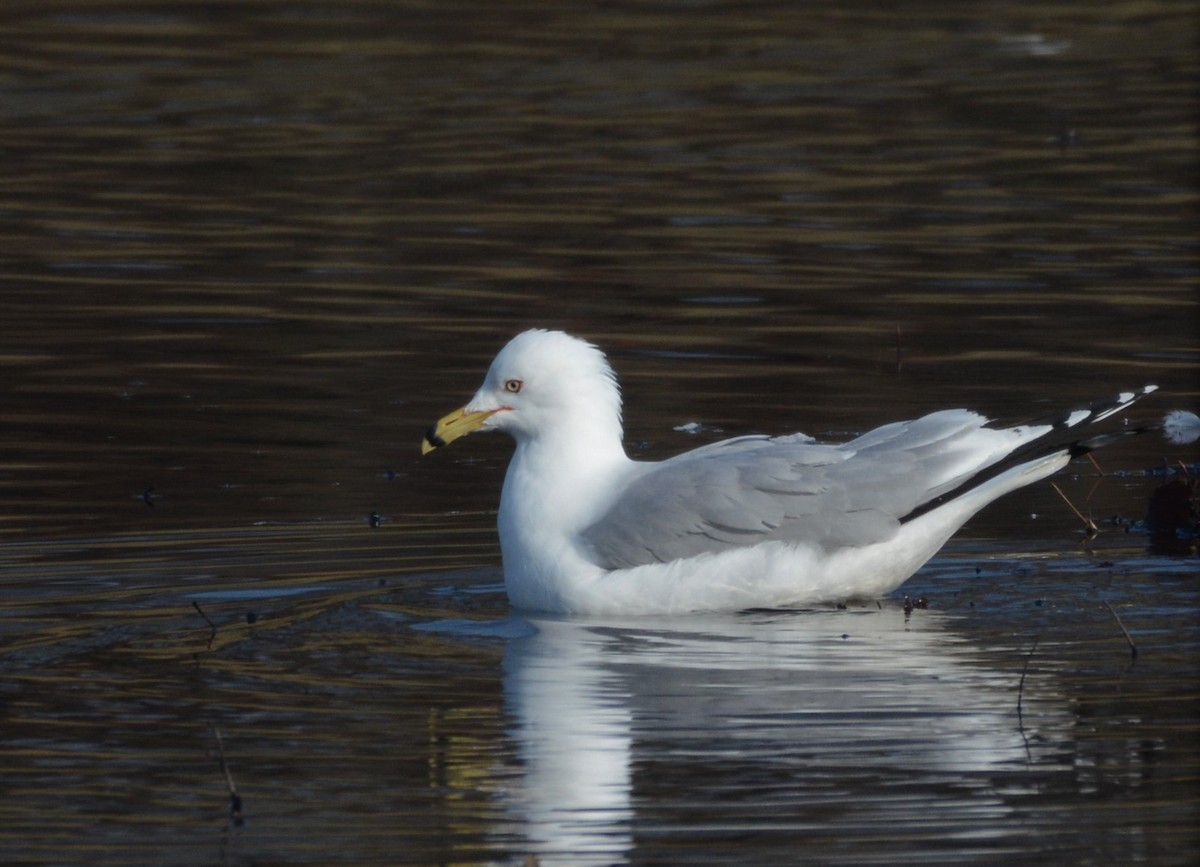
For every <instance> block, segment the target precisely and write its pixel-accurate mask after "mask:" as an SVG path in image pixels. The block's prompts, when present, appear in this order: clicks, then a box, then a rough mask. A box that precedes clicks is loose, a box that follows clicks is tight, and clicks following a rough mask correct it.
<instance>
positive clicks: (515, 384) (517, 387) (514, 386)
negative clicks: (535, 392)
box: [504, 379, 525, 394]
mask: <svg viewBox="0 0 1200 867" xmlns="http://www.w3.org/2000/svg"><path fill="white" fill-rule="evenodd" d="M524 384H525V383H523V382H521V380H519V379H510V380H509V381H508V382H506V383H504V390H505V391H507V392H508V393H509V394H520V392H521V386H522V385H524Z"/></svg>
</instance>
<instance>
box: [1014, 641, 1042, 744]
mask: <svg viewBox="0 0 1200 867" xmlns="http://www.w3.org/2000/svg"><path fill="white" fill-rule="evenodd" d="M1038 640H1039V639H1037V638H1035V639H1033V646H1032V647H1030V648H1029V653H1027V654H1026V655H1025V665H1024V666H1023V667H1022V668H1021V682H1020V683H1018V684H1017V729H1018V730H1019V731H1020V732H1021V734H1024V733H1025V719H1024V717H1023V716H1022V715H1021V701H1022V700H1023V699H1024V697H1025V675H1027V674H1029V662H1030V660H1032V659H1033V652H1034V651H1035V650H1037V646H1038Z"/></svg>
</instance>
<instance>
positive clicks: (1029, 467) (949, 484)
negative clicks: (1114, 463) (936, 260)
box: [421, 329, 1156, 616]
mask: <svg viewBox="0 0 1200 867" xmlns="http://www.w3.org/2000/svg"><path fill="white" fill-rule="evenodd" d="M1155 389H1156V386H1153V385H1147V386H1145V387H1143V388H1141V389H1138V390H1136V391H1130V392H1124V393H1122V394H1120V395H1118V396H1117V397H1116V398H1115V399H1113V400H1107V401H1100V402H1097V403H1094V404H1092V405H1091V406H1090V407H1087V408H1084V409H1076V410H1071V411H1067V412H1064V413H1062V414H1061V415H1058V416H1055V417H1052V418H1047V419H1041V420H1038V421H1034V422H1029V423H1026V424H1021V425H1017V426H1015V427H994V426H992V425H991V424H990V423H989V420H988V419H986V418H985V417H983V416H981V415H979V414H978V413H975V412H971V411H969V410H965V409H950V410H943V411H940V412H934V413H931V414H929V415H925V416H922V417H921V418H917V419H914V420H911V421H901V422H895V423H892V424H887V425H884V426H883V427H880V428H876V429H875V430H873V431H870V432H869V433H865V434H863V435H862V436H859V437H857V438H855V439H852V440H850V441H849V442H846V443H842V444H840V445H832V444H821V443H817V442H815V441H814V440H813V439H812V438H811V437H807V436H804V435H802V434H792V435H790V436H779V437H771V436H757V435H755V436H741V437H736V438H734V439H728V440H724V441H722V442H717V443H713V444H711V445H706V446H702V447H701V448H698V449H694V450H692V451H689V452H685V453H684V454H681V455H678V456H676V457H673V458H670V459H668V460H664V461H635V460H631V459H630V458H629V457H628V456H627V455H626V454H625V449H624V447H623V446H622V444H621V439H622V428H621V395H620V390H619V388H618V386H617V380H616V375H615V374H614V373H613V369H612V367H611V366H610V365H609V363H608V360H607V359H606V358H605V356H604V354H603V353H602V352H601V351H600V350H599V349H598V348H597V347H595V346H593V345H592V344H590V343H588V342H586V341H584V340H581V339H579V338H576V337H572V336H570V335H568V334H564V333H562V332H560V331H547V330H542V329H532V330H529V331H525V332H523V333H521V334H518V335H517V336H516V337H514V338H513V339H512V340H511V341H509V343H508V344H507V345H506V346H505V347H504V348H503V349H502V350H501V351H500V353H499V354H498V355H497V356H496V358H495V359H494V360H493V361H492V364H491V367H490V368H489V369H488V372H487V376H486V377H485V379H484V382H483V385H482V386H481V387H480V389H479V390H478V391H477V392H476V393H475V396H474V397H472V398H471V400H470V402H469V403H467V405H466V406H464V407H462V408H461V409H458V410H455V411H454V412H452V413H450V414H448V415H446V416H445V417H444V418H442V419H441V420H440V421H438V422H437V424H435V425H434V426H433V427H432V428H430V429H429V431H428V432H427V433H426V434H425V439H424V442H423V443H422V447H421V450H422V453H425V454H427V453H429V452H430V451H432V450H434V449H436V448H440V447H441V446H444V445H447V444H449V443H451V442H453V441H454V440H456V439H458V438H460V437H462V436H465V435H466V434H469V433H472V432H475V431H501V432H503V433H506V434H508V435H510V436H511V437H512V438H513V439H514V440H516V450H515V451H514V453H513V456H512V460H511V462H510V463H509V465H508V471H507V473H506V475H505V478H504V486H503V489H502V492H501V495H500V512H499V518H498V522H497V523H498V529H499V533H500V548H501V554H502V559H503V564H504V584H505V590H506V591H507V593H508V597H509V601H510V602H511V603H512V605H513V606H514V607H516V608H518V609H524V610H528V611H541V612H549V613H559V614H576V615H597V616H600V615H603V616H610V615H620V616H624V615H642V614H681V613H688V612H716V611H739V610H745V609H749V608H777V607H795V606H804V605H814V604H820V603H828V602H836V601H843V600H846V599H854V598H869V597H875V596H880V595H884V594H886V593H888V592H890V591H892V590H894V589H895V588H896V587H898V586H900V585H901V584H902V583H904V581H906V580H907V579H908V578H909V577H910V576H912V575H913V573H915V572H916V571H917V570H918V569H919V568H920V567H921V566H922V565H924V564H925V563H926V561H928V560H929V559H930V558H931V557H932V556H933V555H934V554H935V553H937V551H938V550H939V549H940V548H941V547H942V545H944V544H945V543H946V541H947V540H948V539H949V538H950V537H951V536H952V535H953V534H954V533H955V532H956V531H957V530H958V529H959V528H960V527H961V526H962V525H963V524H964V523H966V521H967V520H968V519H969V518H970V517H971V516H972V515H974V514H975V513H976V512H978V511H979V510H980V509H982V508H983V507H984V506H986V505H987V504H988V503H990V502H992V501H993V500H995V499H997V498H998V497H1001V496H1003V495H1004V494H1007V493H1009V492H1010V491H1014V490H1016V489H1018V488H1021V487H1024V486H1025V485H1029V484H1032V483H1033V482H1036V481H1038V480H1040V479H1043V478H1045V477H1047V476H1049V475H1051V474H1052V473H1055V472H1057V471H1058V470H1061V469H1062V468H1063V467H1065V466H1066V465H1067V463H1068V462H1069V461H1070V460H1071V458H1073V457H1075V456H1077V455H1081V454H1084V453H1086V452H1088V451H1091V450H1092V449H1095V448H1098V447H1099V446H1102V445H1105V444H1107V443H1108V442H1110V441H1112V440H1113V439H1115V438H1117V437H1119V436H1122V435H1123V433H1129V432H1134V431H1129V430H1126V431H1123V432H1118V433H1109V434H1102V433H1096V432H1094V431H1093V430H1091V425H1092V424H1094V423H1095V422H1099V421H1102V420H1104V419H1106V418H1108V417H1109V416H1112V415H1114V414H1115V413H1118V412H1120V411H1122V410H1124V409H1126V408H1127V407H1128V406H1129V405H1130V404H1131V403H1133V402H1134V401H1135V400H1137V399H1138V398H1140V397H1143V396H1144V395H1147V394H1149V393H1150V392H1152V391H1154V390H1155Z"/></svg>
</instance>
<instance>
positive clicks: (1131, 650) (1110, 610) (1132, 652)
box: [1101, 599, 1137, 661]
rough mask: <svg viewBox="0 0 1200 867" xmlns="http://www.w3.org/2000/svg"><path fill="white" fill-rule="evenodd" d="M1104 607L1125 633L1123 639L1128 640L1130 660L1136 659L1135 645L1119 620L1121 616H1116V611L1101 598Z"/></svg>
mask: <svg viewBox="0 0 1200 867" xmlns="http://www.w3.org/2000/svg"><path fill="white" fill-rule="evenodd" d="M1101 601H1102V602H1103V603H1104V607H1105V608H1107V609H1108V613H1109V614H1111V615H1112V616H1113V620H1115V621H1117V626H1119V627H1120V628H1121V632H1122V633H1124V635H1125V640H1126V641H1128V642H1129V656H1130V658H1131V659H1132V660H1134V661H1136V660H1137V645H1136V644H1134V643H1133V639H1132V638H1130V637H1129V630H1128V629H1126V628H1125V624H1124V623H1122V622H1121V618H1120V617H1118V616H1117V611H1116V609H1115V608H1113V607H1112V606H1111V605H1109V604H1108V600H1107V599H1102V600H1101Z"/></svg>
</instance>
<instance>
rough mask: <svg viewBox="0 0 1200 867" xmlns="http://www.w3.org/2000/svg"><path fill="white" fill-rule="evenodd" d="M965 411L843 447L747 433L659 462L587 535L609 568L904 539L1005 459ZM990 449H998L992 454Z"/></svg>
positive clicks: (979, 423) (981, 420)
mask: <svg viewBox="0 0 1200 867" xmlns="http://www.w3.org/2000/svg"><path fill="white" fill-rule="evenodd" d="M985 422H986V419H984V418H983V417H981V416H979V415H976V414H975V413H971V412H967V411H965V410H950V411H946V412H940V413H934V414H933V415H929V416H925V417H924V418H920V419H917V420H915V421H911V422H899V423H896V424H892V425H887V426H885V427H882V428H878V429H877V430H874V431H871V432H870V433H868V434H865V435H863V436H862V437H859V438H858V439H856V440H853V441H851V442H849V443H846V444H844V445H840V446H832V445H816V444H813V443H811V442H805V441H803V440H802V439H800V438H797V437H782V438H779V439H769V438H766V437H743V438H740V439H734V440H727V441H725V442H722V443H716V444H714V445H711V446H707V447H705V448H701V449H697V450H695V451H692V452H687V453H685V454H683V455H680V456H678V457H676V458H672V459H670V460H667V461H663V462H662V463H658V464H649V465H647V466H646V469H645V470H643V471H642V472H641V473H640V474H639V475H638V476H636V477H635V478H634V479H633V480H632V481H631V482H630V483H629V484H628V486H627V487H626V489H625V490H624V491H623V492H622V493H621V494H620V495H619V496H618V498H617V500H616V502H615V503H614V504H613V506H612V507H611V508H610V509H609V511H608V512H607V513H606V514H605V515H604V516H603V517H602V518H601V519H600V520H598V521H597V522H596V523H595V524H593V525H592V526H591V527H589V528H588V529H587V530H585V531H584V533H583V538H584V541H585V543H586V544H587V545H588V546H589V547H590V549H591V553H592V555H593V558H594V559H595V561H596V562H597V563H598V564H600V565H602V566H603V567H604V568H608V569H614V568H624V567H630V566H639V565H643V564H646V563H656V562H668V561H670V560H675V559H678V558H681V557H694V556H697V555H699V554H704V553H714V552H718V551H724V550H728V549H730V548H736V547H740V546H745V545H755V544H758V543H760V542H764V541H770V540H779V541H786V542H797V543H799V542H804V543H810V544H814V545H818V546H820V547H821V548H823V549H825V550H833V549H837V548H841V547H846V546H859V545H865V544H870V543H872V542H877V541H882V540H884V539H887V538H889V537H891V536H892V534H894V533H895V532H896V530H897V529H898V527H899V525H900V519H901V518H903V517H904V516H905V515H907V514H908V513H909V512H911V511H912V510H913V509H914V508H916V507H917V506H918V505H920V504H921V503H923V502H925V501H927V500H930V499H932V498H934V497H936V496H938V495H939V494H942V493H944V492H946V491H948V490H951V489H952V488H953V487H954V486H955V485H956V484H958V483H959V482H960V481H961V480H962V479H963V478H964V477H965V476H966V475H969V474H970V473H974V472H977V471H978V469H979V467H980V466H981V465H984V466H986V465H987V464H988V463H990V462H991V461H993V460H995V459H997V457H999V456H1002V455H999V456H996V455H993V454H992V452H994V451H995V448H994V446H995V443H994V442H990V441H989V443H988V445H987V448H986V449H981V448H980V447H979V445H978V444H975V443H973V441H972V434H975V433H976V432H978V431H979V430H980V428H981V427H982V425H983V424H984V423H985ZM984 451H986V452H987V454H983V452H984Z"/></svg>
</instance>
